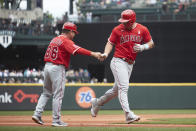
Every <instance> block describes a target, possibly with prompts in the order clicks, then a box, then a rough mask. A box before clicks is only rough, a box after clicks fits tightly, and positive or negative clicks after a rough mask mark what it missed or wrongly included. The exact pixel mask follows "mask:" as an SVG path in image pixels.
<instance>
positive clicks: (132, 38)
mask: <svg viewBox="0 0 196 131" xmlns="http://www.w3.org/2000/svg"><path fill="white" fill-rule="evenodd" d="M142 39H143V38H142V37H141V36H139V35H121V37H120V44H124V43H126V42H130V41H132V42H137V43H141V41H142Z"/></svg>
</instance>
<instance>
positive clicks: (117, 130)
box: [0, 109, 196, 131]
mask: <svg viewBox="0 0 196 131" xmlns="http://www.w3.org/2000/svg"><path fill="white" fill-rule="evenodd" d="M134 112H135V113H136V114H196V110H187V109H186V110H134ZM32 114H33V111H0V116H4V115H10V116H17V115H20V116H21V115H29V116H31V115H32ZM61 114H62V115H78V114H82V115H90V111H89V110H82V111H81V110H76V111H73V110H72V111H70V110H67V111H62V113H61ZM99 114H104V115H105V114H124V113H123V111H122V110H101V111H100V112H99ZM44 115H52V111H45V112H44ZM151 120H152V121H150V122H148V121H146V122H137V123H135V124H186V125H196V118H195V119H194V118H186V119H184V118H171V119H168V118H167V119H165V118H164V119H163V118H161V119H151ZM115 124H118V123H115ZM119 124H122V123H119ZM0 131H196V127H195V128H192V127H188V128H182V127H177V128H174V127H171V128H170V127H168V128H160V127H153V128H149V127H131V124H130V127H64V128H56V127H32V126H30V127H25V126H18V127H16V126H10V127H8V126H0Z"/></svg>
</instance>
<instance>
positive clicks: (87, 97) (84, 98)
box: [80, 92, 92, 102]
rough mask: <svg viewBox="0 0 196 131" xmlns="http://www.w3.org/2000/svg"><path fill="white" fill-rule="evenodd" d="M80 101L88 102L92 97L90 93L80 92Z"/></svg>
mask: <svg viewBox="0 0 196 131" xmlns="http://www.w3.org/2000/svg"><path fill="white" fill-rule="evenodd" d="M80 96H81V99H80V102H90V101H91V98H92V95H91V93H90V92H82V93H80Z"/></svg>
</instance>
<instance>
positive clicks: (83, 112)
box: [0, 109, 196, 116]
mask: <svg viewBox="0 0 196 131" xmlns="http://www.w3.org/2000/svg"><path fill="white" fill-rule="evenodd" d="M133 111H134V112H135V113H136V114H196V109H184V110H133ZM32 114H33V111H0V116H5V115H6V116H7V115H11V116H17V115H32ZM61 114H62V115H79V114H80V115H90V110H64V111H62V112H61ZM99 114H102V115H106V114H107V115H109V114H111V115H112V114H123V111H122V110H100V111H99ZM43 115H52V111H44V114H43Z"/></svg>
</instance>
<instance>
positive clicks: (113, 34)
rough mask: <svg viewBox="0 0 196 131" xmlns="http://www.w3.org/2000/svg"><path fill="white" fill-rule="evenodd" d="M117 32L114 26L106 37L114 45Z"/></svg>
mask: <svg viewBox="0 0 196 131" xmlns="http://www.w3.org/2000/svg"><path fill="white" fill-rule="evenodd" d="M117 38H118V37H117V33H116V29H115V28H114V29H113V30H112V33H111V34H110V37H109V38H108V41H109V42H110V43H112V44H113V45H115V44H116V41H117Z"/></svg>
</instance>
